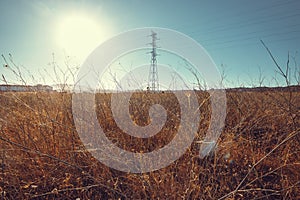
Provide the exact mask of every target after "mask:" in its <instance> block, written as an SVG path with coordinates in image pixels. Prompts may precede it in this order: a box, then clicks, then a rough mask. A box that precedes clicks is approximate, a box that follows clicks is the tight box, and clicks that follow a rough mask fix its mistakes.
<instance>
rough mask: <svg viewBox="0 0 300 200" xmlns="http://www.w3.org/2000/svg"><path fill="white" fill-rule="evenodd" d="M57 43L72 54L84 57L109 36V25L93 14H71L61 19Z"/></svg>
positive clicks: (57, 28) (80, 57)
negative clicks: (92, 15)
mask: <svg viewBox="0 0 300 200" xmlns="http://www.w3.org/2000/svg"><path fill="white" fill-rule="evenodd" d="M55 31H56V43H57V45H58V46H59V48H60V49H63V50H64V51H65V52H66V53H67V54H69V55H70V56H75V57H77V58H79V59H84V58H85V57H86V56H88V54H89V53H90V52H91V51H92V50H94V49H95V48H96V47H97V46H98V45H99V44H100V43H101V42H103V41H104V40H105V39H106V38H107V37H108V32H109V31H108V26H107V25H106V24H105V23H104V22H101V23H100V21H99V20H95V19H94V18H92V17H91V16H88V15H84V14H69V15H67V16H64V17H62V18H61V19H59V22H58V23H57V26H56V30H55Z"/></svg>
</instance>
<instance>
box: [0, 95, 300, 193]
mask: <svg viewBox="0 0 300 200" xmlns="http://www.w3.org/2000/svg"><path fill="white" fill-rule="evenodd" d="M197 94H198V101H199V102H200V103H202V102H204V103H203V104H202V106H201V107H200V112H201V121H200V123H199V129H198V132H197V136H196V138H195V140H194V142H193V143H192V145H191V146H190V148H189V149H188V150H187V151H186V153H185V154H184V155H183V156H181V157H180V159H178V160H177V161H176V162H174V163H173V164H171V165H170V166H168V167H166V168H163V169H160V170H157V171H154V172H149V173H142V174H132V173H125V172H120V171H117V170H114V169H111V168H109V167H107V166H105V165H104V164H102V163H100V162H99V161H98V160H96V159H95V158H93V157H92V156H91V154H90V153H89V152H88V151H86V150H85V148H84V146H83V144H82V143H81V141H80V138H79V136H78V134H77V132H76V128H75V126H74V122H73V117H72V105H71V103H72V101H71V98H72V95H71V94H68V93H55V92H53V93H41V92H37V93H34V92H32V93H21V92H20V93H13V92H3V93H1V94H0V102H1V104H0V106H1V109H0V162H1V163H0V164H1V167H0V198H1V199H76V198H79V199H300V133H299V132H300V92H297V91H294V92H292V91H291V92H289V91H276V90H273V91H268V90H264V91H228V92H227V117H226V125H225V128H224V130H223V132H222V134H221V137H220V138H219V140H218V146H217V148H216V150H215V151H214V152H213V153H212V154H211V155H210V156H208V157H205V158H204V159H200V158H199V146H200V144H199V141H201V140H203V137H204V135H205V133H206V130H207V128H208V126H209V122H210V103H209V101H206V99H207V98H208V97H209V95H208V93H205V92H198V93H197ZM110 97H111V95H110V94H98V95H97V96H96V100H97V113H98V120H99V123H100V124H101V127H102V128H103V129H104V130H105V132H106V133H107V137H108V138H110V139H111V140H112V141H113V142H114V143H115V144H116V145H118V146H119V147H121V148H123V149H126V150H128V151H133V152H150V151H153V150H155V149H158V148H161V147H163V146H164V145H166V144H167V143H168V142H170V141H171V140H172V138H173V137H174V135H175V134H176V130H177V128H178V125H179V119H180V108H179V105H178V102H177V99H176V97H175V96H174V95H172V94H171V93H164V94H162V93H160V94H149V93H136V94H134V95H133V96H132V98H131V107H130V111H131V113H132V119H133V120H134V121H135V122H136V123H137V124H139V125H146V124H148V123H149V117H148V109H149V106H150V105H152V104H153V103H159V104H161V105H162V106H164V107H165V108H166V110H167V113H168V118H167V122H166V124H165V126H164V127H163V129H162V131H161V132H159V133H158V134H157V135H155V136H154V137H151V138H147V139H140V138H134V137H132V136H129V135H127V134H124V133H123V132H122V130H120V129H119V128H118V127H117V125H116V123H115V121H114V120H113V117H112V113H111V109H110Z"/></svg>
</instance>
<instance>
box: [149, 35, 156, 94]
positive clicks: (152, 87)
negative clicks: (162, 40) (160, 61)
mask: <svg viewBox="0 0 300 200" xmlns="http://www.w3.org/2000/svg"><path fill="white" fill-rule="evenodd" d="M150 36H151V37H152V42H151V43H150V44H151V45H152V51H151V52H149V53H151V65H150V71H149V77H148V79H149V80H148V81H149V83H148V87H147V91H152V92H157V91H159V81H158V69H157V60H156V57H157V55H158V54H157V52H156V50H157V45H156V41H157V40H158V38H157V33H155V32H154V31H152V33H151V35H150Z"/></svg>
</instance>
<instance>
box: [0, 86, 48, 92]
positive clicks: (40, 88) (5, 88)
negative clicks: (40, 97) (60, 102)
mask: <svg viewBox="0 0 300 200" xmlns="http://www.w3.org/2000/svg"><path fill="white" fill-rule="evenodd" d="M36 91H39V92H50V91H53V87H51V86H49V85H42V84H38V85H0V92H36Z"/></svg>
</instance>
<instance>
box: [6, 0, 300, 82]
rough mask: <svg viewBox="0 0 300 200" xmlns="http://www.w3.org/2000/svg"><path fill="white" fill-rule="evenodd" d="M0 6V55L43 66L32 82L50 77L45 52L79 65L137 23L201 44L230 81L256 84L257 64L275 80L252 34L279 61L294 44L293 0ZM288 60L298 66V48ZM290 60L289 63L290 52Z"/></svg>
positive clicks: (298, 41) (34, 68)
mask: <svg viewBox="0 0 300 200" xmlns="http://www.w3.org/2000/svg"><path fill="white" fill-rule="evenodd" d="M0 13H1V17H0V53H1V54H3V55H4V56H5V57H7V58H8V57H9V54H11V55H12V56H13V59H14V61H15V62H16V63H17V64H18V65H20V66H23V67H24V68H26V69H27V70H29V71H30V73H31V74H32V75H34V76H36V77H38V76H39V75H38V72H41V73H44V74H45V73H46V75H44V79H42V78H37V80H36V82H39V81H43V80H44V81H45V82H51V80H52V79H54V78H52V79H49V78H48V77H47V76H48V75H49V76H53V77H54V75H53V72H52V71H53V70H51V66H50V65H49V63H51V62H52V60H53V53H54V55H55V61H56V63H57V64H58V65H60V66H61V68H64V67H65V66H64V65H65V64H64V63H65V62H66V60H68V59H70V64H69V65H71V67H73V66H76V65H80V64H81V63H82V62H83V60H84V59H85V57H86V56H87V55H88V54H89V53H90V52H91V51H92V50H93V49H94V48H95V47H96V46H97V45H98V44H99V43H101V42H103V41H105V40H106V39H108V38H110V37H112V36H114V35H116V34H118V33H120V32H123V31H127V30H130V29H133V28H140V27H149V26H154V27H163V28H170V29H174V30H177V31H180V32H182V33H184V34H186V35H188V36H190V37H191V38H193V39H194V40H196V41H197V42H198V43H199V44H201V45H202V46H203V47H204V48H205V49H206V50H207V52H208V53H209V54H210V56H211V58H212V59H213V60H214V62H215V63H216V65H217V66H218V67H219V68H220V66H221V65H223V66H226V67H225V73H226V74H227V83H226V84H227V85H228V86H230V87H233V86H251V85H252V82H253V84H256V83H257V82H258V81H257V79H258V76H259V68H260V69H261V71H262V74H263V76H265V77H266V79H265V81H264V85H267V86H269V85H274V84H276V81H274V80H273V78H274V76H275V77H276V79H277V80H278V81H279V82H280V83H281V82H282V79H281V78H280V77H279V76H278V74H277V75H276V73H275V70H276V68H275V65H274V64H273V62H272V60H271V59H270V57H269V55H268V53H267V51H266V50H265V49H264V48H263V46H262V45H261V44H260V42H259V40H260V39H262V40H264V42H265V43H266V44H267V45H268V47H269V48H270V50H271V51H272V53H273V55H274V56H275V57H276V59H277V61H278V63H279V64H280V65H282V66H285V65H286V61H287V54H288V52H290V55H291V56H295V55H296V52H297V51H299V50H300V22H299V21H300V20H299V19H300V1H297V0H273V1H271V0H266V1H259V0H253V1H245V0H239V1H238V0H227V1H221V0H219V1H217V0H214V1H208V0H199V1H196V0H193V1H183V0H182V1H178V0H164V1H158V0H153V1H144V0H142V1H138V0H128V1H121V0H114V1H108V0H102V1H25V0H24V1H22V0H20V1H6V0H3V1H0ZM76 17H77V18H79V19H82V21H81V22H80V23H79V27H75V28H74V24H72V19H73V18H76ZM70 26H73V27H70ZM68 27H69V28H68ZM90 28H91V29H90ZM82 29H83V30H90V31H89V32H94V33H95V34H97V36H95V35H89V33H84V31H83V30H82ZM72 30H79V32H82V35H78V34H77V35H75V34H73V33H72ZM98 35H99V37H98ZM93 37H94V38H97V39H94V38H93ZM67 40H68V41H69V42H66V41H67ZM74 41H75V42H74ZM75 43H76V44H75ZM86 43H88V44H86ZM296 60H297V61H298V63H297V66H299V63H300V58H299V55H296ZM158 61H159V60H158ZM1 62H2V63H1V64H4V61H3V60H1ZM290 64H291V67H292V68H293V67H294V62H293V61H292V58H291V62H290ZM46 71H47V72H46ZM0 72H1V74H3V75H4V76H5V77H7V79H12V80H13V76H12V75H11V73H10V72H9V71H8V69H6V68H4V67H1V71H0ZM51 73H52V74H51ZM12 82H14V81H12Z"/></svg>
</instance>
